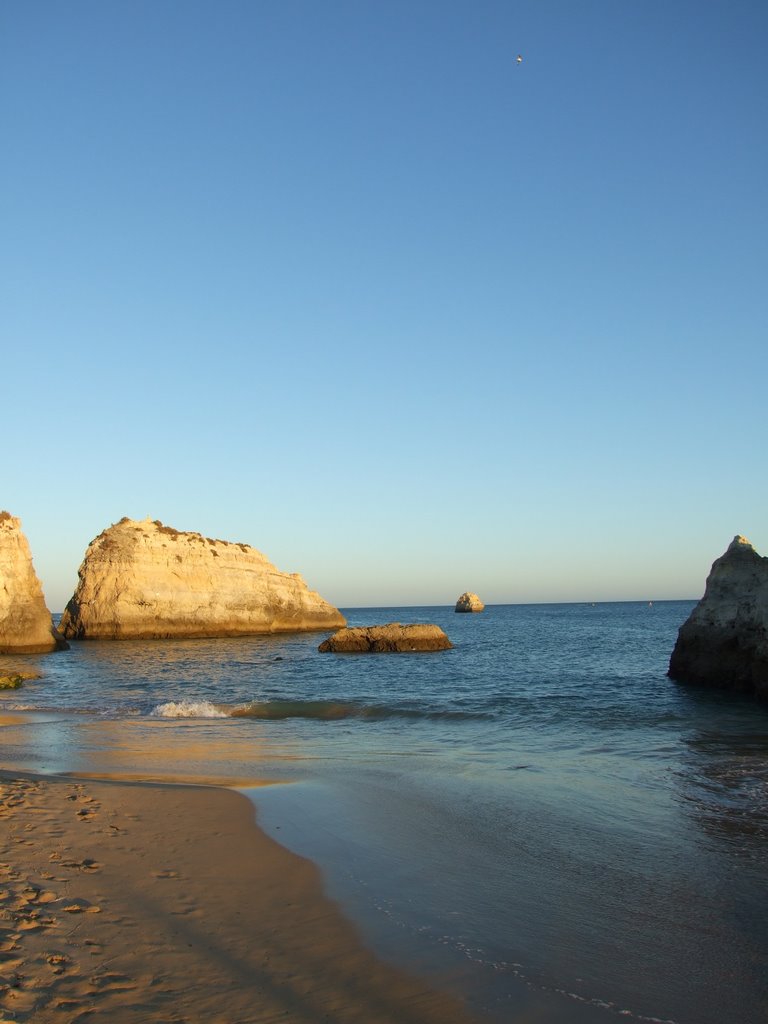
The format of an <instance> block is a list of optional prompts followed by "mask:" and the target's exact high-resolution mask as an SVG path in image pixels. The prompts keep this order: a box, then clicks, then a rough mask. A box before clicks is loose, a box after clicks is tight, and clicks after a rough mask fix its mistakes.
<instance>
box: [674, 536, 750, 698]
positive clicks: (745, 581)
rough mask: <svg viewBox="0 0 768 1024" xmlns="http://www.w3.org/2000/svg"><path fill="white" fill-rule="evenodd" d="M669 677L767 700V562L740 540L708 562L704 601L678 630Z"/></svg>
mask: <svg viewBox="0 0 768 1024" xmlns="http://www.w3.org/2000/svg"><path fill="white" fill-rule="evenodd" d="M669 675H670V676H671V677H672V678H673V679H677V680H679V681H680V682H685V683H699V684H702V685H706V686H717V687H722V688H726V689H733V690H743V691H745V692H747V693H754V694H755V695H756V696H758V697H760V698H762V699H763V700H768V558H762V557H761V556H760V555H758V553H757V552H756V551H755V549H754V548H753V547H752V545H751V544H750V543H749V541H748V540H747V539H746V538H745V537H734V539H733V541H732V543H731V545H730V547H729V548H728V550H727V551H726V552H725V554H724V555H722V556H721V557H720V558H718V559H717V560H716V561H715V562H714V563H713V565H712V569H711V571H710V574H709V577H708V579H707V587H706V590H705V593H704V597H703V598H702V599H701V601H699V603H698V604H697V605H696V607H695V608H694V609H693V611H692V612H691V614H690V616H689V618H688V620H687V621H686V622H685V623H683V625H682V626H681V627H680V632H679V633H678V637H677V643H676V644H675V649H674V651H673V652H672V657H671V659H670V662H669Z"/></svg>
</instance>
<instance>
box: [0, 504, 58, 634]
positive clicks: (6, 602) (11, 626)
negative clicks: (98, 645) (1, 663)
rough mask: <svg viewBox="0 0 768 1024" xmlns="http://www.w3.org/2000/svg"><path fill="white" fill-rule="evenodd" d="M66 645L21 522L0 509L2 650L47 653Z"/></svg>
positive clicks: (0, 622)
mask: <svg viewBox="0 0 768 1024" xmlns="http://www.w3.org/2000/svg"><path fill="white" fill-rule="evenodd" d="M66 646H67V645H66V644H65V643H64V641H63V639H62V638H61V637H60V636H59V634H58V633H57V632H56V630H55V629H54V628H53V622H52V621H51V613H50V612H49V611H48V609H47V608H46V606H45V598H44V597H43V588H42V587H41V586H40V580H39V579H38V578H37V574H36V572H35V570H34V567H33V565H32V555H31V554H30V551H29V544H28V543H27V538H26V537H25V536H24V534H23V533H22V532H21V522H20V521H19V520H18V519H17V518H16V517H15V516H12V515H11V514H10V513H9V512H0V654H44V653H45V652H47V651H55V650H57V649H58V648H61V647H66Z"/></svg>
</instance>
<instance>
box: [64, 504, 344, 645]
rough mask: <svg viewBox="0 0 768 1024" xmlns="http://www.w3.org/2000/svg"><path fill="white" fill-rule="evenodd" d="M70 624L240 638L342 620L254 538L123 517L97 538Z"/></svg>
mask: <svg viewBox="0 0 768 1024" xmlns="http://www.w3.org/2000/svg"><path fill="white" fill-rule="evenodd" d="M78 575H79V577H80V580H79V583H78V585H77V589H76V591H75V593H74V596H73V597H72V599H71V600H70V602H69V604H68V605H67V607H66V610H65V612H64V615H63V617H62V620H61V626H60V628H61V631H62V632H63V633H64V635H65V636H66V637H69V638H72V639H77V640H90V639H121V640H122V639H139V638H142V639H160V638H166V637H214V636H239V635H243V634H249V633H284V632H292V631H297V630H311V629H328V628H333V627H336V626H343V625H344V622H345V621H346V620H345V619H344V616H343V615H341V613H340V612H339V611H338V609H336V608H334V607H333V606H332V605H330V604H328V603H327V602H326V601H324V600H323V599H322V597H320V595H319V594H317V593H315V591H313V590H310V589H309V588H308V587H307V585H306V583H305V582H304V580H303V579H302V578H301V576H299V575H298V574H297V573H291V574H288V573H284V572H280V571H279V570H278V569H276V568H275V566H274V565H272V563H271V562H269V561H268V560H267V559H266V558H265V556H264V555H262V554H261V552H259V551H257V550H256V549H255V548H252V547H248V545H247V544H229V543H227V542H226V541H222V540H210V539H209V538H206V537H203V536H201V534H199V533H180V532H179V531H178V530H174V529H172V528H171V527H169V526H163V524H162V523H161V522H159V521H158V520H155V521H154V522H153V521H152V520H150V519H145V520H143V521H142V522H136V521H134V520H132V519H121V520H120V522H119V523H117V524H116V525H115V526H110V527H109V529H107V530H105V531H104V532H103V533H102V534H100V535H99V536H98V537H97V538H96V539H95V540H93V541H91V543H90V545H89V546H88V550H87V551H86V553H85V559H84V561H83V564H82V565H81V566H80V570H79V572H78Z"/></svg>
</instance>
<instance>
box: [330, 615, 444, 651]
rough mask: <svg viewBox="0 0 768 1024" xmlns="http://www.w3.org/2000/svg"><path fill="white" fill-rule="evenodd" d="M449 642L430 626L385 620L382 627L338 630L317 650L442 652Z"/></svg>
mask: <svg viewBox="0 0 768 1024" xmlns="http://www.w3.org/2000/svg"><path fill="white" fill-rule="evenodd" d="M449 647H453V644H452V643H451V641H450V640H449V639H448V637H447V636H446V635H445V633H444V632H443V631H442V629H440V627H439V626H432V625H426V624H424V625H421V624H416V625H411V626H403V625H401V624H400V623H399V622H389V623H387V625H386V626H356V627H355V628H353V629H340V630H339V631H338V632H336V633H334V634H333V636H329V637H328V639H327V640H323V642H322V643H321V644H320V646H319V647H318V651H321V652H322V653H326V652H327V651H333V652H335V653H337V654H341V653H345V654H347V653H360V652H366V651H368V652H376V653H382V652H385V651H445V650H447V649H448V648H449Z"/></svg>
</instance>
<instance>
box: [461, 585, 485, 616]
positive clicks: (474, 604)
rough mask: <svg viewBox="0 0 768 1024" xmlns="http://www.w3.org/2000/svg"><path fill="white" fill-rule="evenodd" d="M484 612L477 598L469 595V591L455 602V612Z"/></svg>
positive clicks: (481, 603) (474, 595)
mask: <svg viewBox="0 0 768 1024" xmlns="http://www.w3.org/2000/svg"><path fill="white" fill-rule="evenodd" d="M484 610H485V605H484V604H483V602H482V601H481V600H480V598H479V597H478V596H477V594H473V593H471V592H470V591H469V590H468V591H466V593H464V594H462V595H461V597H460V598H459V600H458V601H457V602H456V611H457V612H482V611H484Z"/></svg>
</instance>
